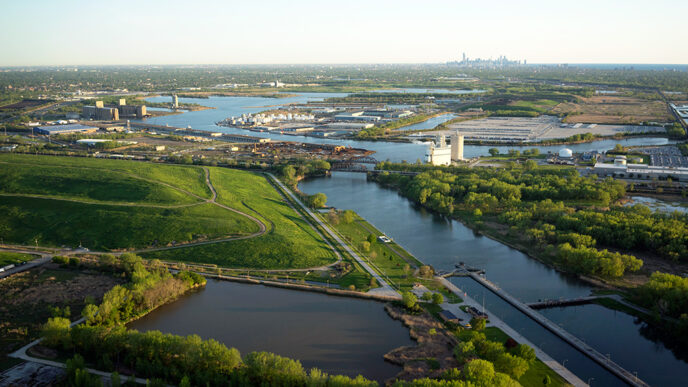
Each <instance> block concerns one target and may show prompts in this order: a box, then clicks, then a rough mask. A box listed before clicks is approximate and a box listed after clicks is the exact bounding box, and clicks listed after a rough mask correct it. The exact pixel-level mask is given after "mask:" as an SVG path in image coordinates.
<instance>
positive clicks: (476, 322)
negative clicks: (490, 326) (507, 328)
mask: <svg viewBox="0 0 688 387" xmlns="http://www.w3.org/2000/svg"><path fill="white" fill-rule="evenodd" d="M485 322H486V320H485V319H484V318H480V317H473V318H472V319H471V327H472V328H473V329H475V330H476V331H482V330H483V329H485Z"/></svg>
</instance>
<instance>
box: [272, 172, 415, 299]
mask: <svg viewBox="0 0 688 387" xmlns="http://www.w3.org/2000/svg"><path fill="white" fill-rule="evenodd" d="M268 175H269V176H270V177H271V178H272V179H273V180H274V181H275V182H276V183H277V184H278V185H279V186H280V188H282V190H283V191H284V192H286V193H287V195H289V197H290V198H291V199H292V200H293V201H294V202H295V203H297V204H298V205H299V206H300V207H301V208H302V209H303V210H304V211H306V213H307V214H308V215H309V216H310V217H311V218H313V219H314V220H315V221H316V222H318V225H319V226H320V227H322V228H323V230H325V231H326V232H327V233H328V234H330V236H331V237H332V238H333V239H334V240H335V241H337V243H339V245H340V246H341V247H342V248H343V249H344V250H346V252H348V253H349V255H351V256H352V257H353V258H354V259H355V260H356V261H357V262H358V263H359V264H360V265H361V266H362V267H363V268H364V269H365V270H366V271H368V273H370V275H372V276H373V277H374V278H375V280H376V281H377V283H379V284H380V287H379V288H375V289H372V290H370V291H369V292H368V293H371V294H377V295H384V296H389V297H394V298H398V299H401V295H400V294H399V293H398V292H397V291H396V290H394V289H393V288H392V287H391V286H390V285H389V284H388V283H387V281H385V280H384V279H382V277H381V276H380V275H379V274H378V273H377V272H376V271H375V270H373V268H372V267H370V265H368V263H367V262H366V261H364V260H363V258H361V256H360V255H358V254H357V253H356V252H355V251H353V249H351V247H350V246H349V245H348V244H347V243H344V241H343V240H342V239H341V238H340V237H339V236H338V235H337V234H336V233H335V232H334V231H332V230H331V229H330V227H329V226H328V225H327V224H325V222H323V221H322V220H321V219H320V218H319V217H317V216H316V215H315V214H314V213H313V212H312V211H311V210H310V209H309V208H308V207H306V205H304V204H303V203H302V202H301V200H299V198H297V197H296V195H294V193H293V192H291V190H290V189H289V188H287V186H285V185H284V184H282V182H281V181H279V180H278V179H277V178H276V177H275V175H273V174H272V173H268Z"/></svg>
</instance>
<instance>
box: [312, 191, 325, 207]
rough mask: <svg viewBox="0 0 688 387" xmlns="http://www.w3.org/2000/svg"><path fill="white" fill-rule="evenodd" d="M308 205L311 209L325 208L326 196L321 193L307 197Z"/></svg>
mask: <svg viewBox="0 0 688 387" xmlns="http://www.w3.org/2000/svg"><path fill="white" fill-rule="evenodd" d="M308 204H309V205H310V206H311V207H313V208H321V207H325V204H327V196H326V195H325V194H324V193H322V192H318V193H317V194H315V195H311V196H309V197H308Z"/></svg>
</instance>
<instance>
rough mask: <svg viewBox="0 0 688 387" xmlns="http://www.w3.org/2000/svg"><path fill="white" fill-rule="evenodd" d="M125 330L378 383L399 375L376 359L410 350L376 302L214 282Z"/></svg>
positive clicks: (403, 332) (409, 342)
mask: <svg viewBox="0 0 688 387" xmlns="http://www.w3.org/2000/svg"><path fill="white" fill-rule="evenodd" d="M129 327H130V328H133V329H137V330H139V331H148V330H160V331H162V332H164V333H173V334H177V335H184V336H186V335H191V334H197V335H199V336H201V337H202V338H204V339H210V338H212V339H215V340H218V341H220V342H222V343H224V344H226V345H227V346H228V347H234V348H237V349H238V350H239V351H240V352H241V354H242V355H246V354H247V353H249V352H252V351H268V352H274V353H276V354H278V355H281V356H287V357H290V358H293V359H298V360H300V361H301V364H303V366H304V368H305V369H310V368H312V367H317V368H320V369H321V370H323V371H325V372H327V373H331V374H344V375H349V376H356V375H358V374H362V375H363V376H365V377H367V378H370V379H374V380H378V381H384V380H385V379H387V378H390V377H393V376H394V375H396V374H397V373H398V372H399V371H401V367H399V366H396V365H393V364H391V363H387V362H385V361H384V359H383V355H384V354H385V353H387V352H389V351H390V350H392V349H394V348H397V347H400V346H403V345H413V344H414V342H413V341H412V340H411V338H410V336H409V331H408V329H407V328H405V327H404V326H403V325H402V324H401V322H400V321H396V320H392V319H391V318H390V317H389V316H388V315H387V312H385V310H384V304H383V303H380V302H376V301H369V300H361V299H356V298H346V297H336V296H328V295H324V294H320V293H311V292H304V291H297V290H288V289H281V288H273V287H267V286H262V285H248V284H238V283H233V282H226V281H217V280H209V281H208V284H207V285H206V287H205V289H203V290H200V291H196V292H192V293H191V294H189V295H186V296H184V297H182V298H181V299H180V300H178V301H175V302H173V303H171V304H167V305H164V306H162V307H160V308H158V309H156V310H155V311H153V312H151V313H150V314H148V315H146V316H145V317H143V318H141V319H139V320H136V321H134V322H133V323H131V324H129Z"/></svg>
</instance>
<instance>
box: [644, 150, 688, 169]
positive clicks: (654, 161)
mask: <svg viewBox="0 0 688 387" xmlns="http://www.w3.org/2000/svg"><path fill="white" fill-rule="evenodd" d="M636 150H637V151H639V152H642V153H646V154H648V155H650V165H653V166H659V167H674V168H688V157H686V156H683V155H682V154H681V151H680V150H679V149H678V148H677V147H675V146H662V147H648V148H637V149H636Z"/></svg>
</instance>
